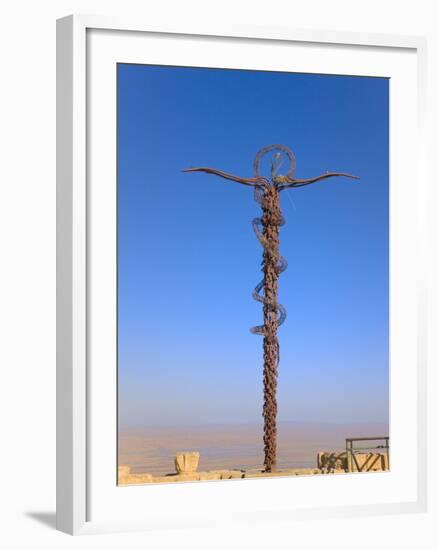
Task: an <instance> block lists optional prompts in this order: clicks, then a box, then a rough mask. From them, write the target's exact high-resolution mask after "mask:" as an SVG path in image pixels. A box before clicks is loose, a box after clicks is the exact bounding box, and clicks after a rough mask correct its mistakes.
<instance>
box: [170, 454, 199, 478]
mask: <svg viewBox="0 0 438 550" xmlns="http://www.w3.org/2000/svg"><path fill="white" fill-rule="evenodd" d="M198 464H199V453H198V452H196V451H195V452H190V453H189V452H184V453H178V454H177V455H176V456H175V469H176V471H177V473H178V474H191V473H193V472H196V470H197V469H198Z"/></svg>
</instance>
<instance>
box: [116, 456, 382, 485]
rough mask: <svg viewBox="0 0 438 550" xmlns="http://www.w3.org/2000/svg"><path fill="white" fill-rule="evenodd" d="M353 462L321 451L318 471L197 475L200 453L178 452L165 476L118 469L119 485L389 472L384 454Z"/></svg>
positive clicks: (124, 467) (297, 469)
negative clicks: (170, 471)
mask: <svg viewBox="0 0 438 550" xmlns="http://www.w3.org/2000/svg"><path fill="white" fill-rule="evenodd" d="M355 458H356V461H353V462H352V466H351V468H349V465H348V457H347V453H346V452H345V451H343V452H341V453H339V452H320V453H318V456H317V468H283V469H281V470H277V471H275V472H271V473H266V472H264V471H263V470H262V469H255V470H211V471H209V472H198V471H197V468H198V463H199V453H198V452H190V453H178V454H177V455H176V457H175V470H176V471H175V472H174V473H170V474H167V475H165V476H153V475H152V474H132V473H131V470H130V467H129V466H119V469H118V484H119V485H142V484H144V483H173V482H176V481H212V480H219V479H244V478H246V479H248V478H257V477H281V476H298V475H317V474H336V473H347V472H350V471H351V472H377V471H383V470H388V469H389V468H388V456H387V454H386V453H356V454H355Z"/></svg>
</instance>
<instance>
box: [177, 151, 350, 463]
mask: <svg viewBox="0 0 438 550" xmlns="http://www.w3.org/2000/svg"><path fill="white" fill-rule="evenodd" d="M271 152H272V153H273V155H272V157H271V170H270V178H266V177H264V176H262V175H261V170H260V165H261V160H262V158H263V157H264V156H265V155H267V154H268V153H271ZM285 160H288V161H289V169H288V172H287V173H286V174H285V175H281V174H279V170H280V168H281V166H282V164H283V163H284V161H285ZM294 170H295V157H294V154H293V153H292V151H291V150H290V149H289V147H286V146H284V145H279V144H274V145H268V146H267V147H264V148H263V149H260V151H259V152H258V153H257V155H256V157H255V160H254V177H252V178H243V177H240V176H235V175H233V174H229V173H228V172H223V171H222V170H217V169H215V168H207V167H199V168H187V169H185V170H183V172H205V173H207V174H215V175H217V176H220V177H222V178H224V179H226V180H230V181H235V182H237V183H241V184H243V185H249V186H251V187H253V188H254V195H255V200H256V201H257V202H258V203H259V204H260V205H261V207H262V217H261V218H259V217H257V218H254V220H253V221H252V226H253V229H254V233H255V234H256V237H257V239H258V240H259V241H260V243H261V245H262V247H263V261H262V271H263V278H262V280H261V281H260V282H259V283H258V285H257V286H256V287H255V289H254V291H253V293H252V296H253V298H254V300H256V301H257V302H260V303H261V304H263V325H258V326H255V327H253V328H252V329H251V332H252V333H253V334H259V335H260V336H263V388H264V401H263V419H264V426H263V428H264V429H263V441H264V453H265V458H264V465H265V471H266V472H272V471H273V470H275V468H276V462H277V424H276V419H277V397H276V393H277V375H278V364H279V358H280V346H279V342H278V338H277V329H278V327H279V326H280V325H281V324H282V323H283V322H284V321H285V319H286V309H285V307H284V306H283V305H281V304H279V303H278V276H279V275H280V273H283V272H284V271H285V269H286V267H287V262H286V260H285V258H284V257H283V256H281V255H280V252H279V246H280V241H279V233H280V227H281V226H282V225H284V223H285V220H284V218H283V215H282V213H281V206H280V192H281V191H282V190H283V189H295V188H297V187H303V186H305V185H309V184H311V183H315V182H317V181H319V180H322V179H326V178H330V177H334V176H346V177H348V178H354V179H358V178H357V176H352V175H351V174H344V173H339V172H326V173H325V174H321V175H320V176H316V177H314V178H310V179H296V178H294Z"/></svg>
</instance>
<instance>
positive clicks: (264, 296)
mask: <svg viewBox="0 0 438 550" xmlns="http://www.w3.org/2000/svg"><path fill="white" fill-rule="evenodd" d="M389 82H390V79H389V78H383V77H369V76H360V75H358V76H350V75H348V76H347V75H342V74H313V73H293V72H280V71H262V70H249V69H230V68H212V67H189V66H187V67H183V66H170V65H169V66H165V65H143V64H135V63H118V64H117V484H118V485H119V486H127V485H143V484H155V483H176V482H207V481H219V480H233V481H235V480H247V479H254V478H262V479H263V478H269V477H284V476H313V475H330V474H349V475H359V474H368V475H377V474H379V473H382V472H385V471H388V470H390V431H391V424H390V417H389V388H390V386H389V385H390V371H389V221H390V220H389V198H390V191H389ZM115 475H116V472H115ZM240 483H244V481H240Z"/></svg>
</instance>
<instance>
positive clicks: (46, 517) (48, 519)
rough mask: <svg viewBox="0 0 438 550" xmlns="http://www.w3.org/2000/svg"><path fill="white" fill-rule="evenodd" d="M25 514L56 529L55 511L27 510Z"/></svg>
mask: <svg viewBox="0 0 438 550" xmlns="http://www.w3.org/2000/svg"><path fill="white" fill-rule="evenodd" d="M25 515H26V516H27V517H28V518H31V519H34V520H35V521H37V522H38V523H41V524H42V525H45V526H46V527H49V528H50V529H56V513H55V512H25Z"/></svg>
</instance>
